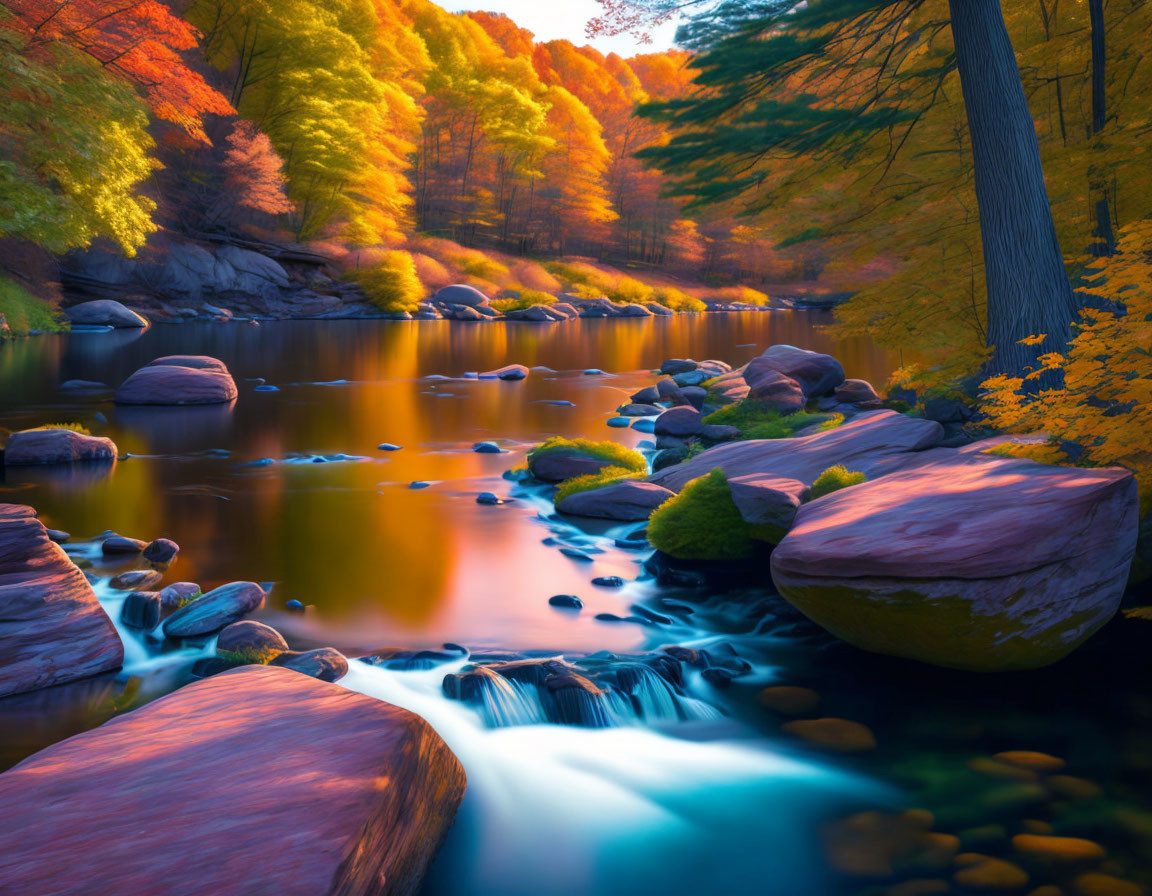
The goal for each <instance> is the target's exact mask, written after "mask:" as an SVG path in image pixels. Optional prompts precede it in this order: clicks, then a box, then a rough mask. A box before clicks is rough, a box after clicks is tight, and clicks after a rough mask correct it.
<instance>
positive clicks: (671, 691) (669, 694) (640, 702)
mask: <svg viewBox="0 0 1152 896" xmlns="http://www.w3.org/2000/svg"><path fill="white" fill-rule="evenodd" d="M616 680H617V682H618V683H619V686H620V690H621V691H622V692H623V693H625V694H627V695H628V697H629V698H630V699H631V710H632V712H633V714H634V715H635V717H636V718H637V719H639V720H640V721H642V722H649V723H652V722H684V721H695V720H702V719H718V718H720V717H721V715H720V711H719V710H717V709H716V708H715V707H714V706H711V705H709V704H707V703H705V702H704V701H703V700H697V699H695V698H694V697H688V696H685V695H683V694H681V693H679V692H678V691H677V690H676V688H675V686H674V685H672V684H670V683H669V682H668V681H666V680H665V679H664V678H663V677H661V676H660V675H659V673H657V672H656V671H655V670H653V669H652V667H651V666H646V665H644V664H643V663H632V664H629V665H627V666H622V667H621V668H620V669H619V670H618V671H617V673H616Z"/></svg>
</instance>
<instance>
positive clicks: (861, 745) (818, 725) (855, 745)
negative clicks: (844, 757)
mask: <svg viewBox="0 0 1152 896" xmlns="http://www.w3.org/2000/svg"><path fill="white" fill-rule="evenodd" d="M781 728H782V729H783V730H784V731H786V732H788V733H789V734H791V735H794V736H796V737H798V738H800V739H801V740H804V741H807V742H808V743H809V744H811V745H812V746H814V747H821V748H822V749H825V750H831V751H833V752H835V753H863V752H867V751H868V750H875V749H876V735H875V734H873V733H872V731H871V729H870V728H868V727H867V726H865V725H861V724H860V723H859V722H852V721H849V720H848V719H831V718H829V719H801V720H797V721H795V722H787V723H785V724H784V725H782V726H781Z"/></svg>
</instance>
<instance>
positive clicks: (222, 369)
mask: <svg viewBox="0 0 1152 896" xmlns="http://www.w3.org/2000/svg"><path fill="white" fill-rule="evenodd" d="M237 395H239V392H238V390H237V389H236V383H235V382H233V380H232V376H231V374H230V373H229V372H228V368H227V367H226V366H225V365H224V363H223V362H222V361H219V360H217V359H216V358H209V357H207V356H203V355H172V356H170V357H166V358H157V359H156V360H155V361H152V362H151V363H149V364H148V365H147V366H145V367H141V368H140V369H139V370H137V371H136V372H135V373H134V374H132V376H130V377H128V379H126V380H125V381H124V382H123V383H122V384H121V386H120V388H119V389H117V390H116V396H115V401H116V403H117V404H126V405H204V404H227V403H228V402H231V401H234V400H235V399H236V396H237Z"/></svg>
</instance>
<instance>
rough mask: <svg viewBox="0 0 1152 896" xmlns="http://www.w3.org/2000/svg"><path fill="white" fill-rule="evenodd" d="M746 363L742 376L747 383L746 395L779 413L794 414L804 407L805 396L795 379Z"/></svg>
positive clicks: (776, 371)
mask: <svg viewBox="0 0 1152 896" xmlns="http://www.w3.org/2000/svg"><path fill="white" fill-rule="evenodd" d="M754 364H755V362H753V363H752V364H749V365H748V370H747V371H745V374H744V378H745V380H746V381H747V383H748V396H747V397H749V398H754V399H756V400H757V401H760V402H763V403H764V404H765V405H766V406H767V407H770V408H772V409H773V410H775V411H779V412H780V413H781V414H794V413H796V412H797V411H799V410H801V409H802V408H803V407H804V403H805V401H807V397H806V396H805V394H804V390H803V388H801V386H800V384H799V383H798V382H796V380H794V379H792V378H791V377H789V376H785V375H784V374H782V373H781V372H780V371H778V370H774V369H771V368H761V369H756V368H754V366H753V365H754Z"/></svg>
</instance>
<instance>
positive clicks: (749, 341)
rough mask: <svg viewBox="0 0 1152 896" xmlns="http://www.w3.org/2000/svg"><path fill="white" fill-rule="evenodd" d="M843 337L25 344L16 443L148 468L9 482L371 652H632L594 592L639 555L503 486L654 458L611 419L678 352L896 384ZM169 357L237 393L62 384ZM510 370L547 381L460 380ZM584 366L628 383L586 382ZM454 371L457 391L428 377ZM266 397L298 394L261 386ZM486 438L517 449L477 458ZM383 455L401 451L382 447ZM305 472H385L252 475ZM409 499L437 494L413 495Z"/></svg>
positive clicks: (73, 521)
mask: <svg viewBox="0 0 1152 896" xmlns="http://www.w3.org/2000/svg"><path fill="white" fill-rule="evenodd" d="M826 320H827V318H826V317H822V316H821V315H819V314H817V313H811V312H780V313H746V314H730V315H682V316H678V317H675V318H670V319H661V318H656V319H643V320H623V321H621V320H590V321H579V322H569V323H565V324H560V325H551V326H549V325H534V324H519V325H486V326H460V325H453V324H451V323H448V322H433V323H427V324H391V323H383V322H361V321H350V322H326V323H319V322H298V323H287V322H286V323H276V324H265V325H262V326H259V327H253V326H243V325H238V324H195V325H193V324H185V325H181V326H164V325H157V326H155V327H153V328H152V329H150V330H148V331H147V332H144V333H132V334H121V333H112V334H76V335H72V336H60V337H41V338H39V339H37V340H23V341H20V342H16V343H12V344H8V345H4V346H3V347H0V425H4V426H8V427H10V428H15V427H20V426H28V425H35V424H39V423H45V422H52V421H58V420H77V421H80V422H84V423H86V425H88V426H89V427H90V428H91V429H92V431H93V432H95V433H98V434H101V435H109V436H111V437H112V438H113V439H114V440H115V441H116V443H117V444H118V445H119V447H120V450H121V453H122V454H129V455H131V456H130V457H129V458H128V459H127V460H124V461H122V462H121V463H119V464H117V465H116V466H115V468H114V469H111V470H109V471H108V474H107V475H106V476H103V477H101V478H97V477H91V478H89V477H87V476H77V475H76V474H75V473H70V474H67V475H64V476H61V475H59V474H56V473H48V474H46V473H44V472H33V471H17V470H9V471H8V472H7V482H6V484H7V485H8V486H9V487H19V486H24V485H28V486H32V487H31V488H29V489H28V490H27V491H24V492H20V493H18V494H19V500H22V501H26V502H28V503H31V504H33V505H35V506H36V507H37V508H38V509H39V510H40V512H41V515H42V516H43V518H44V519H45V521H46V522H47V523H48V524H49V525H51V526H54V527H56V528H61V529H65V530H67V531H70V532H74V533H76V534H77V535H92V534H95V533H97V532H100V531H103V530H104V529H108V528H112V529H115V530H116V531H118V532H122V533H124V534H129V535H133V536H136V537H141V538H154V537H159V536H164V537H168V538H172V539H174V540H176V541H177V542H178V543H180V544H181V546H182V547H183V553H182V555H181V559H180V561H179V564H178V568H177V569H176V570H175V571H174V572H175V573H178V576H179V578H181V579H188V580H193V581H198V582H200V583H201V584H202V585H203V586H204V587H205V588H208V587H211V586H213V585H215V584H218V583H221V582H223V581H227V580H232V579H249V580H256V581H274V582H278V583H279V585H278V587H277V588H276V590H275V591H274V593H273V600H272V604H273V606H274V607H275V606H283V602H284V601H287V600H289V599H292V598H295V599H299V600H302V601H304V602H305V603H307V604H315V605H317V606H319V607H320V608H322V610H323V611H324V616H325V617H326V619H328V620H329V621H330V622H331V623H332V624H334V625H346V626H349V627H354V628H355V629H356V630H357V631H358V633H359V635H360V639H361V640H362V641H363V642H364V643H365V644H374V646H383V645H386V644H413V645H421V644H429V645H431V644H438V643H440V642H442V641H445V640H450V641H459V642H463V643H468V644H470V645H474V646H483V645H493V646H499V645H509V644H515V645H516V646H517V647H520V648H530V647H542V648H543V647H547V648H565V649H584V650H595V649H601V648H606V649H624V648H626V647H629V646H631V645H634V644H636V643H637V642H638V641H639V640H641V635H640V633H638V632H637V631H636V629H635V627H634V626H606V625H604V624H601V623H596V622H594V621H593V619H592V617H593V616H594V615H595V614H596V613H598V612H618V611H620V610H621V607H622V604H621V601H623V600H626V599H627V598H625V597H622V596H619V595H611V594H595V593H593V594H588V592H589V587H590V586H589V584H588V583H589V580H590V579H591V578H592V577H593V576H596V575H623V576H625V577H626V578H634V577H635V575H636V571H637V570H636V566H635V563H634V562H633V558H631V557H629V556H621V555H620V554H619V552H617V553H614V554H609V555H603V556H600V557H598V558H597V562H596V563H594V564H583V565H582V564H579V563H576V562H574V561H572V560H571V559H569V558H566V557H564V556H562V555H561V554H560V553H559V552H558V551H557V550H556V549H555V547H554V546H551V545H546V544H543V543H542V542H543V540H544V539H546V538H548V537H549V532H548V530H547V529H546V528H544V527H542V526H539V525H533V524H530V522H529V521H530V520H531V518H532V517H534V516H536V514H537V513H538V512H539V510H540V508H539V507H537V506H535V505H533V504H532V503H531V502H530V501H519V502H512V503H509V504H505V505H503V506H499V507H480V506H477V505H476V503H475V496H476V494H477V493H479V492H481V491H492V492H496V493H498V494H501V495H507V493H508V489H509V483H508V482H506V481H504V480H503V479H501V475H502V474H503V473H504V471H505V470H507V469H508V468H509V467H511V466H513V465H514V464H516V463H518V462H519V461H521V460H522V455H523V453H524V452H525V451H526V450H527V448H528V447H529V446H530V445H532V444H534V443H537V442H539V441H541V440H543V439H545V438H547V437H548V436H550V435H555V434H561V435H568V436H576V435H590V436H593V437H597V438H614V439H617V440H619V441H623V442H625V443H628V444H635V443H636V442H638V441H639V440H640V439H641V438H643V436H642V435H641V434H639V433H636V432H634V431H631V430H625V431H618V430H610V429H608V428H607V427H606V426H605V421H606V419H607V418H608V417H609V416H610V415H611V412H612V410H613V409H614V408H615V407H616V406H617V405H618V404H620V403H621V402H622V401H624V400H625V399H626V397H627V396H628V395H629V394H630V393H631V392H632V391H634V390H635V389H636V388H638V387H639V386H641V385H646V384H648V383H650V382H651V381H652V375H651V373H650V372H649V371H650V368H652V367H654V366H657V365H659V364H660V363H661V361H663V360H664V359H665V358H667V357H696V358H708V357H715V358H722V359H725V360H729V361H732V362H734V363H741V362H743V361H746V360H748V359H749V358H751V357H754V356H755V355H756V354H758V353H759V352H760V351H762V350H763V348H764V347H766V346H768V345H770V344H773V343H777V342H787V343H791V344H796V345H801V346H804V347H809V348H815V349H821V350H828V351H834V352H835V353H836V354H837V356H838V357H840V358H842V359H843V361H844V363H845V367H846V368H847V369H848V371H849V374H850V375H852V376H860V377H864V378H867V379H871V380H873V381H875V382H878V383H882V382H883V381H884V379H885V378H886V376H887V374H888V372H889V371H890V370H891V369H892V368H893V367H894V366H895V359H893V358H891V357H889V356H887V355H886V354H884V353H882V352H880V351H878V350H876V349H875V348H874V347H872V346H870V345H869V344H867V343H865V342H863V341H850V342H843V343H836V342H834V341H832V340H831V339H830V338H829V337H828V336H827V335H826V333H824V332H823V331H822V330H821V329H820V325H821V324H822V323H824V322H826ZM168 354H209V355H213V356H216V357H219V358H221V359H222V360H224V361H225V362H226V363H227V364H228V366H229V368H230V369H231V370H232V372H233V375H234V376H235V378H236V380H237V384H238V385H239V387H240V392H241V394H240V398H239V399H238V400H237V401H236V402H235V403H234V404H233V405H224V406H217V407H207V408H120V407H116V406H114V405H113V404H111V402H110V400H109V397H108V396H107V395H83V394H75V393H71V394H66V393H61V392H60V391H59V389H58V385H59V383H61V382H64V381H66V380H70V379H84V380H94V381H98V382H103V383H107V384H109V385H111V386H113V387H114V386H116V385H118V384H119V383H120V382H121V381H122V380H123V379H124V378H125V377H127V376H128V375H129V374H130V373H132V372H133V371H134V370H135V369H136V368H138V367H139V366H141V365H143V364H145V363H147V362H148V361H150V360H152V359H153V358H156V357H159V356H161V355H168ZM510 363H520V364H525V365H527V366H529V367H545V368H548V370H537V371H535V372H534V373H533V374H532V375H531V376H530V377H529V379H528V380H527V381H525V382H521V383H508V382H500V381H477V380H466V379H457V378H458V377H462V376H463V375H464V374H466V373H470V372H475V371H484V370H491V369H494V368H497V367H500V366H503V365H505V364H510ZM589 367H597V368H602V369H603V370H605V371H607V372H608V373H609V374H611V375H609V376H585V375H583V371H584V369H585V368H589ZM550 371H551V372H550ZM437 376H446V377H451V378H452V379H447V380H445V379H436V378H433V379H429V377H437ZM261 381H264V382H266V383H267V384H269V385H274V386H277V387H278V388H279V390H280V391H278V392H257V391H254V390H255V387H256V385H257V384H258V383H259V382H261ZM337 381H345V382H344V383H343V384H333V383H335V382H337ZM550 402H571V405H560V404H554V403H550ZM98 414H102V415H103V416H104V417H106V418H107V423H106V424H105V423H101V422H100V421H99V418H98V417H97V415H98ZM485 439H496V440H499V441H500V442H501V444H504V445H505V446H507V447H510V448H511V449H512V450H511V451H510V453H507V454H502V455H480V454H476V453H473V452H472V451H471V446H472V444H473V443H474V442H477V441H481V440H485ZM382 442H394V443H396V444H398V445H401V446H403V448H402V450H400V451H396V452H391V453H388V452H381V451H378V450H377V446H378V445H379V444H380V443H382ZM297 454H301V455H302V454H316V455H335V454H347V455H358V456H364V457H368V458H370V460H369V461H367V462H362V463H323V464H273V465H271V466H263V467H253V466H247V465H248V464H250V463H251V462H253V461H258V460H261V459H263V458H270V459H273V460H282V459H284V458H286V457H288V456H290V455H297ZM414 480H425V481H430V482H432V483H433V485H432V486H431V487H429V488H427V489H423V490H419V491H414V490H410V489H409V488H408V487H407V486H408V484H409V483H410V482H412V481H414ZM563 592H571V593H580V594H588V610H587V611H586V612H585V613H584V614H581V616H580V617H579V618H578V619H576V620H572V619H569V618H567V617H564V616H563V615H561V614H558V613H557V612H556V611H555V610H554V609H552V608H550V607H549V606H548V604H547V599H548V597H549V596H550V595H552V594H556V593H563ZM633 597H634V595H633ZM624 606H626V605H624Z"/></svg>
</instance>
